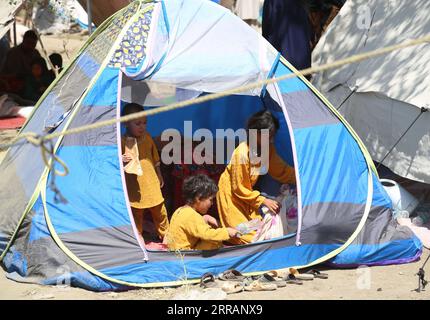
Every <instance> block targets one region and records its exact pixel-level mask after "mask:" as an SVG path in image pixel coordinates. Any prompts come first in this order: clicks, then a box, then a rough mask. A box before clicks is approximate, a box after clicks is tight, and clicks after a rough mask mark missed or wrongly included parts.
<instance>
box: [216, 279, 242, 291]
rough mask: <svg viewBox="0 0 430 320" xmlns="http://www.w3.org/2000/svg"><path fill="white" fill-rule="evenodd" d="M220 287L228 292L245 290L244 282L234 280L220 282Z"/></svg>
mask: <svg viewBox="0 0 430 320" xmlns="http://www.w3.org/2000/svg"><path fill="white" fill-rule="evenodd" d="M220 288H221V289H222V290H223V291H224V292H225V293H227V294H232V293H238V292H242V291H243V290H244V286H243V284H242V283H240V282H234V281H224V282H223V283H222V284H220Z"/></svg>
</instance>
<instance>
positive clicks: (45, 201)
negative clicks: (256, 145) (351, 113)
mask: <svg viewBox="0 0 430 320" xmlns="http://www.w3.org/2000/svg"><path fill="white" fill-rule="evenodd" d="M288 74H296V75H297V77H294V78H291V79H285V80H283V81H281V82H279V83H276V84H269V85H267V86H262V87H259V88H255V89H252V90H248V91H245V92H242V94H240V95H239V94H238V95H231V96H227V97H224V98H222V99H218V100H212V101H209V102H205V103H202V104H199V105H194V106H191V107H187V108H184V109H177V110H174V111H169V112H165V113H160V114H157V115H154V116H151V117H149V118H148V130H149V131H150V133H151V135H152V136H153V137H157V136H159V135H160V133H161V132H163V131H164V130H166V129H178V130H180V131H181V133H182V134H183V135H184V136H186V137H187V136H188V137H189V136H190V135H191V134H193V133H196V130H198V129H206V130H208V131H210V132H212V133H215V132H216V130H217V129H232V130H237V129H239V128H243V127H244V125H245V123H246V120H247V118H248V117H249V116H250V115H251V114H253V113H254V112H256V111H258V110H261V109H263V108H268V109H269V110H271V111H272V113H273V114H274V115H275V116H276V117H277V118H278V119H279V121H280V124H281V127H280V130H279V131H278V134H277V136H276V146H277V150H278V152H279V154H280V155H281V156H282V157H283V158H284V159H285V160H286V161H287V162H289V163H290V164H291V165H294V167H295V170H296V177H297V190H298V216H299V219H298V230H297V232H296V233H292V234H287V235H285V236H284V237H282V238H278V239H273V240H268V241H263V242H259V243H252V244H249V245H242V246H234V247H225V248H222V249H219V250H213V251H212V250H211V251H183V252H182V253H181V256H179V257H178V255H177V254H176V253H174V252H168V251H157V250H150V249H148V248H147V247H146V246H145V243H143V242H142V241H141V240H139V239H140V238H139V237H137V236H136V228H135V225H134V221H133V219H132V215H131V212H130V207H129V205H128V198H127V193H126V190H125V188H126V186H125V183H124V175H123V169H122V163H121V161H120V156H121V148H120V146H119V143H120V132H121V127H120V125H112V126H108V127H101V128H98V129H95V130H91V131H85V132H81V133H77V134H73V135H67V136H62V137H61V138H58V139H56V140H54V141H53V142H54V146H55V153H56V155H57V156H58V157H59V158H61V159H62V160H63V161H64V162H65V163H66V164H67V166H68V168H69V171H70V172H69V174H68V175H66V176H64V177H62V176H55V175H53V171H52V170H49V168H47V167H45V164H44V162H43V159H42V157H41V156H40V151H39V149H38V147H36V146H34V145H32V144H29V143H27V144H20V145H16V146H14V147H12V148H11V149H10V150H9V151H8V153H7V155H6V157H5V159H4V161H3V162H2V163H1V167H0V172H1V175H2V177H3V179H2V180H0V190H1V193H0V254H1V258H2V264H3V266H4V267H5V269H6V270H7V272H8V277H9V278H11V279H15V280H17V281H32V282H38V283H43V284H55V283H62V282H67V283H71V284H72V285H74V286H80V287H84V288H88V289H92V290H119V289H125V288H130V287H154V286H167V285H176V284H181V283H184V282H186V281H196V279H198V278H199V277H201V276H202V275H203V274H204V273H205V272H213V273H214V274H218V273H220V272H222V271H225V270H227V269H231V268H235V269H238V270H240V271H242V272H245V273H251V274H252V273H259V272H264V271H268V270H273V269H281V268H285V267H292V266H295V267H298V268H303V267H306V266H311V265H315V264H318V263H322V262H325V261H330V262H331V263H333V264H335V265H338V266H345V265H361V264H366V265H374V264H388V263H405V262H409V261H413V260H416V259H418V258H419V256H420V254H421V243H420V241H419V240H418V239H417V238H416V237H415V236H414V235H413V234H412V232H411V231H410V230H409V229H408V228H407V227H400V226H398V225H397V224H396V223H395V222H394V221H393V220H392V217H391V202H390V199H389V198H388V196H387V194H386V192H385V191H384V189H383V187H382V186H381V184H380V183H379V181H378V178H377V176H376V174H375V170H374V168H373V164H372V160H371V159H370V157H369V155H368V153H367V151H366V149H365V148H364V146H363V145H362V143H361V142H360V140H359V138H358V137H357V135H356V134H355V133H354V131H353V129H352V128H351V127H350V126H349V125H348V124H347V122H346V121H345V120H344V119H343V118H342V117H341V116H340V115H339V114H338V113H337V112H336V111H335V110H334V108H333V107H332V106H331V105H330V104H329V103H328V101H327V100H326V99H325V98H324V97H323V96H322V95H321V94H320V93H318V91H317V90H315V89H314V88H313V87H312V85H311V84H309V83H308V82H307V80H306V79H304V78H303V77H302V76H301V75H299V74H298V72H297V71H296V70H295V69H294V68H293V67H292V66H291V65H290V64H289V63H288V62H287V61H286V60H284V59H283V58H282V57H280V54H279V53H278V52H276V51H275V50H274V49H273V47H271V45H270V44H269V43H268V42H267V41H266V40H264V39H263V38H262V37H261V36H260V35H259V34H257V33H256V32H255V31H254V30H253V29H252V28H250V27H249V26H248V25H247V24H246V23H244V22H243V21H241V20H240V19H239V18H238V17H236V16H234V15H233V14H232V13H231V12H230V11H228V10H227V9H225V8H223V7H221V6H219V5H217V4H214V3H213V2H210V1H206V0H203V1H202V0H165V1H135V2H133V3H131V4H130V5H129V6H128V7H126V8H124V9H123V10H121V11H119V12H118V13H116V14H115V15H114V16H112V17H111V18H110V19H108V20H107V21H106V22H105V23H104V24H103V25H101V26H100V27H99V28H97V31H96V32H95V34H94V35H93V36H92V37H91V38H90V39H89V40H88V42H87V44H86V45H85V46H84V47H83V48H82V50H81V51H80V53H79V54H78V55H77V57H76V59H75V60H74V61H73V62H72V63H71V65H70V66H69V67H68V68H67V69H66V70H64V71H63V72H62V74H61V75H60V77H59V78H58V79H57V80H56V81H55V83H53V84H52V85H51V87H50V88H49V89H48V90H47V92H46V93H45V94H44V96H43V97H42V98H41V100H40V101H39V103H38V105H37V108H36V109H35V111H34V113H33V115H32V116H31V117H30V118H29V120H28V122H27V124H26V125H25V126H24V128H23V130H22V133H25V132H35V133H38V134H44V133H46V132H60V133H61V132H64V131H65V130H68V129H72V128H76V127H79V126H82V125H86V124H91V123H95V122H97V121H101V120H107V119H115V118H117V117H119V115H120V109H121V104H122V102H123V101H131V100H132V101H135V102H140V103H142V104H143V105H145V107H146V108H147V109H151V108H157V107H159V106H162V105H165V104H168V103H172V102H175V101H183V100H186V99H190V98H193V97H196V96H202V95H205V94H207V93H214V92H221V91H223V90H227V89H231V88H235V87H238V86H242V85H246V84H249V83H253V82H256V81H258V80H264V79H268V78H273V77H279V76H283V75H288ZM154 87H157V88H158V89H157V90H155V89H153V88H154ZM160 87H161V88H160ZM172 88H173V89H172ZM187 120H192V126H193V130H192V132H187V130H185V129H184V121H187ZM206 132H207V131H206ZM55 167H56V168H57V169H58V170H62V169H61V166H59V165H58V164H56V166H55ZM53 178H55V186H56V188H57V189H58V190H59V191H60V192H61V194H62V196H63V197H64V198H65V199H66V200H67V203H65V202H61V201H56V196H57V195H58V194H57V193H56V192H55V188H51V183H52V182H53Z"/></svg>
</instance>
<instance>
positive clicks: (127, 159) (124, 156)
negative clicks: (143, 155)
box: [122, 154, 132, 163]
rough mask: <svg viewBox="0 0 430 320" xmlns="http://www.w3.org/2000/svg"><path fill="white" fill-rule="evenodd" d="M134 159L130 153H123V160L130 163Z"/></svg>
mask: <svg viewBox="0 0 430 320" xmlns="http://www.w3.org/2000/svg"><path fill="white" fill-rule="evenodd" d="M131 160H132V158H131V157H130V156H129V155H128V154H123V155H122V162H124V163H128V162H130V161H131Z"/></svg>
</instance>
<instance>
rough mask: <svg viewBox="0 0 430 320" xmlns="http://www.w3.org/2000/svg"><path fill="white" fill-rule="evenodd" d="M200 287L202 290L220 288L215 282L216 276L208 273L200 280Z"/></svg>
mask: <svg viewBox="0 0 430 320" xmlns="http://www.w3.org/2000/svg"><path fill="white" fill-rule="evenodd" d="M200 287H202V288H219V285H218V284H217V283H216V282H215V276H214V275H213V274H212V273H210V272H207V273H205V274H204V275H202V277H201V278H200Z"/></svg>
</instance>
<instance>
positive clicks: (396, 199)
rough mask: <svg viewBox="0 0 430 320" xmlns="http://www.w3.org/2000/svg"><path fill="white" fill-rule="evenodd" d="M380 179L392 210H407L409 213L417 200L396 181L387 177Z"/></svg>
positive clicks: (416, 204)
mask: <svg viewBox="0 0 430 320" xmlns="http://www.w3.org/2000/svg"><path fill="white" fill-rule="evenodd" d="M380 181H381V183H382V186H383V187H384V189H385V191H387V193H388V195H389V197H390V199H391V202H392V204H393V210H394V211H398V212H400V211H407V212H408V213H409V214H411V213H412V212H413V211H414V210H415V208H416V207H417V206H418V203H419V201H418V200H417V199H416V198H415V197H414V196H413V195H411V194H410V193H409V192H408V191H406V190H405V189H403V188H402V187H401V186H400V185H399V184H398V183H397V182H396V181H393V180H388V179H381V180H380Z"/></svg>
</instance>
